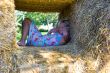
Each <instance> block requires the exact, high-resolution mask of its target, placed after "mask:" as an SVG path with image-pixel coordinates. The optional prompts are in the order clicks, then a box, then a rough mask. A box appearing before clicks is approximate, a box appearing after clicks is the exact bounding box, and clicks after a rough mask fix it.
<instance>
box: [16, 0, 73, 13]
mask: <svg viewBox="0 0 110 73" xmlns="http://www.w3.org/2000/svg"><path fill="white" fill-rule="evenodd" d="M73 2H74V0H15V5H16V9H17V10H23V11H31V12H32V11H36V12H60V11H61V10H63V9H64V8H65V7H66V6H68V5H70V4H72V3H73Z"/></svg>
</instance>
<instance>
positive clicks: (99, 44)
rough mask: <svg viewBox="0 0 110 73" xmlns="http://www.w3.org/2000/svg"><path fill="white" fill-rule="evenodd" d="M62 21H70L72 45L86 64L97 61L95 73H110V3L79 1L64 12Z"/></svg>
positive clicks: (96, 0)
mask: <svg viewBox="0 0 110 73" xmlns="http://www.w3.org/2000/svg"><path fill="white" fill-rule="evenodd" d="M60 19H69V20H70V23H71V25H70V26H71V27H70V33H71V41H70V44H73V45H74V48H76V49H78V54H80V56H83V58H84V57H85V60H86V63H89V62H91V64H92V63H93V62H95V60H96V61H97V64H98V63H99V65H97V68H96V69H94V71H95V72H99V73H109V71H110V69H108V68H109V67H110V64H109V61H110V60H109V58H110V56H109V54H110V1H109V0H77V2H76V3H75V4H73V5H71V6H70V8H66V9H65V10H63V11H62V13H61V14H60ZM81 52H82V54H81ZM90 57H91V59H90ZM108 57H109V58H108ZM107 58H108V59H107ZM87 59H89V61H87ZM105 64H107V65H105ZM89 65H90V63H89ZM106 66H108V68H107V67H106ZM93 67H94V66H93ZM105 67H106V69H105ZM88 68H90V66H89V67H88ZM92 69H93V68H92ZM103 69H104V70H105V71H103ZM90 71H91V70H90ZM91 72H92V71H91ZM88 73H90V72H88ZM92 73H94V72H92Z"/></svg>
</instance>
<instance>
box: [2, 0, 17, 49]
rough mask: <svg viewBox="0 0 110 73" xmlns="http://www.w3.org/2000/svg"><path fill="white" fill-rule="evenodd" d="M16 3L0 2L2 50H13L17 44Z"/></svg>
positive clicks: (3, 0)
mask: <svg viewBox="0 0 110 73" xmlns="http://www.w3.org/2000/svg"><path fill="white" fill-rule="evenodd" d="M14 10H15V9H14V1H13V0H0V50H11V49H12V48H13V47H14V44H15V32H16V31H15V16H14Z"/></svg>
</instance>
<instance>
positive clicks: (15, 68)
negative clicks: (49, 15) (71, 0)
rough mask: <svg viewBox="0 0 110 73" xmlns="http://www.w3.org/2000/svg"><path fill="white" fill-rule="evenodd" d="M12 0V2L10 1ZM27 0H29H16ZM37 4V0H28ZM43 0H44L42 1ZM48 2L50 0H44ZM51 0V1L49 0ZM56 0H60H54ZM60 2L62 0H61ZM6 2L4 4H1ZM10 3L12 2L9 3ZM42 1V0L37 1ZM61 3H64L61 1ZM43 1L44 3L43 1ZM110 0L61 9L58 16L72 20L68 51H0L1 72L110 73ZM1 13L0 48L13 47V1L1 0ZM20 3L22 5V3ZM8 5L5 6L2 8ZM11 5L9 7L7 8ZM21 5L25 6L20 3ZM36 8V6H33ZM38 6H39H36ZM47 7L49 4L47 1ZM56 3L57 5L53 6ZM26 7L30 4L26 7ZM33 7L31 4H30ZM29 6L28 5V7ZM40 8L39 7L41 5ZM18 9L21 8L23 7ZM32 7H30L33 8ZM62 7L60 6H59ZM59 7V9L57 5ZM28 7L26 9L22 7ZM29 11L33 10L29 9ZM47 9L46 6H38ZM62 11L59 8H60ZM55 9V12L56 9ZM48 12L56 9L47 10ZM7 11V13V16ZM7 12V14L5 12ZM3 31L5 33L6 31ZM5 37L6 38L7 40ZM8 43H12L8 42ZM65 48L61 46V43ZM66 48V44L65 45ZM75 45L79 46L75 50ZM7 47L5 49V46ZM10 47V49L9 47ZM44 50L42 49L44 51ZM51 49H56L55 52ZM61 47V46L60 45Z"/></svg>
mask: <svg viewBox="0 0 110 73" xmlns="http://www.w3.org/2000/svg"><path fill="white" fill-rule="evenodd" d="M8 1H9V3H8ZM15 1H16V3H17V2H18V3H19V1H22V2H21V3H23V2H24V1H26V2H27V0H15ZM28 1H29V2H27V4H28V3H31V2H32V1H33V2H32V3H34V1H37V0H28ZM40 1H44V0H40ZM45 1H47V0H45ZM48 1H51V0H48ZM53 1H57V0H53ZM58 1H59V0H58ZM65 1H66V0H65ZM2 2H4V3H2ZM7 3H8V4H9V5H7ZM38 3H40V2H38ZM60 3H61V2H60ZM41 4H45V3H44V2H43V3H42V2H41ZM109 4H110V1H109V0H77V2H76V3H75V4H73V5H68V6H66V7H67V8H65V7H64V8H63V9H62V8H61V9H62V10H60V11H61V14H60V17H59V19H69V21H70V23H71V25H70V26H71V27H70V34H71V41H70V44H72V45H71V46H69V47H68V46H66V49H64V50H66V52H67V50H68V49H69V48H71V50H70V49H69V52H68V54H67V53H66V52H65V53H66V54H65V53H62V52H60V53H59V52H58V51H59V50H56V49H53V48H55V47H51V51H50V50H49V49H45V48H43V49H42V48H22V49H21V50H17V51H13V52H3V51H2V52H0V53H1V58H2V59H1V60H0V71H1V72H2V73H19V72H20V73H26V72H28V73H38V72H42V73H109V72H110V55H109V54H110V25H109V24H110V5H109ZM1 5H2V6H0V7H1V12H0V15H1V16H0V18H1V19H0V21H1V22H0V23H1V25H0V28H1V29H0V33H1V35H0V36H1V37H3V38H0V42H3V44H1V46H2V47H1V46H0V47H1V48H3V47H5V48H8V47H13V46H12V45H13V44H14V41H12V39H14V36H13V37H11V38H10V37H8V36H7V35H9V34H10V36H12V35H15V34H13V33H14V30H11V29H14V27H15V25H14V21H13V20H14V16H13V13H14V7H13V0H2V1H1ZM20 5H21V4H20ZM24 5H25V4H24ZM4 6H5V7H6V8H3V7H4ZM8 6H9V8H8ZM21 6H22V5H21ZM32 6H33V7H32V8H34V5H32ZM36 6H37V5H36ZM46 6H47V8H49V7H48V3H47V4H46ZM53 6H54V5H53ZM25 7H27V6H25ZM29 7H30V6H29ZM29 7H28V8H29ZM38 7H39V6H38ZM18 8H19V9H21V10H22V7H20V6H19V4H18ZM32 8H31V7H30V8H29V9H30V10H33V9H32ZM58 8H59V7H58ZM56 9H57V8H56ZM23 10H25V9H23ZM26 10H27V11H30V10H28V9H27V8H26ZM37 10H38V11H45V9H40V10H39V9H37ZM57 10H58V11H59V9H57ZM57 10H56V11H57ZM46 11H53V10H51V9H49V10H48V9H47V10H46ZM7 13H8V15H7ZM3 14H4V15H3ZM9 27H11V28H9ZM6 29H8V30H10V31H8V30H6ZM3 31H4V32H3ZM4 40H5V41H4ZM8 43H9V44H8ZM5 44H6V45H5ZM61 47H62V46H61ZM63 47H64V46H63ZM73 47H74V48H75V49H77V52H75V54H76V55H74V56H70V55H73V54H74V53H72V54H70V51H73V52H74V50H73ZM5 48H4V49H5ZM9 49H10V48H9ZM41 49H42V50H41ZM52 49H53V50H54V51H52ZM59 49H60V48H59Z"/></svg>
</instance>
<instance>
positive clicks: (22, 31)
mask: <svg viewBox="0 0 110 73" xmlns="http://www.w3.org/2000/svg"><path fill="white" fill-rule="evenodd" d="M26 20H29V21H30V22H31V21H32V20H31V19H30V18H25V19H24V20H23V21H22V34H23V28H24V24H23V22H24V21H26Z"/></svg>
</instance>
